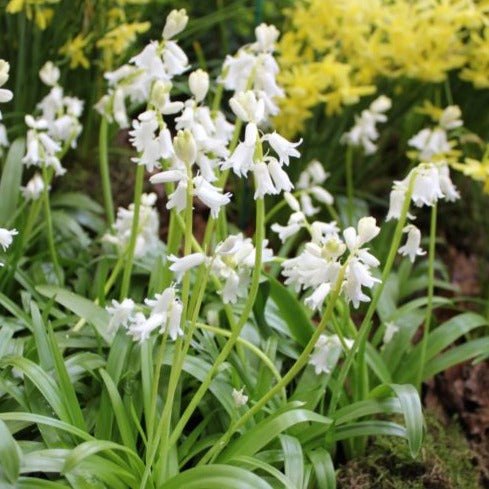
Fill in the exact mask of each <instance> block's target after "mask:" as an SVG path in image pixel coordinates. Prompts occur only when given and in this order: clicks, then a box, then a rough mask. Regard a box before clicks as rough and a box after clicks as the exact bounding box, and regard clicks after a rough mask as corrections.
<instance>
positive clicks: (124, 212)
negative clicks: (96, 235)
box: [103, 193, 160, 257]
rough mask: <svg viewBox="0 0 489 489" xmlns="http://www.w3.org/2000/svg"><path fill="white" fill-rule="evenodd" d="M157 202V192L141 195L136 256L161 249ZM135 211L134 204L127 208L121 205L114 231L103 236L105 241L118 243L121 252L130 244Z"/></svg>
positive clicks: (153, 252)
mask: <svg viewBox="0 0 489 489" xmlns="http://www.w3.org/2000/svg"><path fill="white" fill-rule="evenodd" d="M155 204H156V194H154V193H151V194H143V195H142V196H141V205H140V207H139V219H138V222H139V228H138V232H137V236H136V244H135V249H134V256H136V257H141V256H145V255H148V254H155V253H157V252H158V251H159V249H160V240H159V237H158V229H159V217H158V213H157V211H156V209H155ZM134 212H135V206H134V204H130V205H129V207H128V208H127V209H125V208H123V207H119V209H118V211H117V219H116V221H115V223H114V225H113V230H112V233H107V234H105V235H104V237H103V240H104V241H106V242H108V243H112V244H114V245H116V246H117V248H118V249H119V252H120V253H123V252H125V251H126V250H127V247H128V246H129V242H130V239H131V232H132V222H133V219H134Z"/></svg>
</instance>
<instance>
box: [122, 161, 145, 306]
mask: <svg viewBox="0 0 489 489" xmlns="http://www.w3.org/2000/svg"><path fill="white" fill-rule="evenodd" d="M144 168H145V167H144V165H138V167H137V170H136V184H135V187H134V214H133V218H132V226H131V238H130V240H129V247H128V249H127V258H126V264H125V267H124V273H123V275H122V285H121V295H120V298H121V300H122V299H125V298H126V297H127V294H128V293H129V286H130V283H131V272H132V265H133V262H134V250H135V249H136V239H137V236H138V228H139V209H140V207H141V195H142V193H143V180H144Z"/></svg>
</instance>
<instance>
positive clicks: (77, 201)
mask: <svg viewBox="0 0 489 489" xmlns="http://www.w3.org/2000/svg"><path fill="white" fill-rule="evenodd" d="M51 205H52V206H53V207H68V208H73V209H75V210H78V209H84V210H87V211H91V212H94V213H95V214H102V213H103V211H104V209H103V207H102V206H101V205H100V204H99V203H98V202H95V201H94V200H93V199H91V198H90V197H88V195H85V194H83V193H81V192H65V193H62V194H56V195H53V196H52V197H51Z"/></svg>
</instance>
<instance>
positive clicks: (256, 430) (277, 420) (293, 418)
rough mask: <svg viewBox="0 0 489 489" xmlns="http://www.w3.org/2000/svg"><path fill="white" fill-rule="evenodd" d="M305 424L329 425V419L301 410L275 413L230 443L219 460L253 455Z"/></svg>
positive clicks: (224, 460) (223, 460) (225, 460)
mask: <svg viewBox="0 0 489 489" xmlns="http://www.w3.org/2000/svg"><path fill="white" fill-rule="evenodd" d="M306 422H313V423H320V424H326V425H329V424H330V423H331V419H329V418H327V417H326V416H322V415H320V414H317V413H315V412H313V411H309V410H307V409H301V408H295V409H290V407H289V409H288V410H287V411H283V410H282V411H278V412H275V413H273V414H272V415H270V416H268V417H266V418H265V419H264V420H263V421H261V422H260V423H258V424H257V425H256V426H254V427H253V428H251V429H249V430H248V431H247V432H246V433H244V434H243V435H241V437H240V438H239V439H238V440H236V441H234V442H233V443H231V444H230V445H229V447H228V448H227V449H226V450H225V451H224V452H223V453H222V454H221V456H220V457H219V460H220V461H221V462H227V461H229V460H232V459H233V458H234V457H235V456H239V455H253V454H255V453H257V452H258V451H259V450H261V449H262V448H263V447H265V446H266V445H267V444H268V443H270V442H271V441H272V440H273V439H274V438H276V437H278V435H280V434H281V433H283V432H284V431H285V430H287V429H288V428H290V427H292V426H295V425H297V424H299V423H306Z"/></svg>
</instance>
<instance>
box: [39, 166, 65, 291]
mask: <svg viewBox="0 0 489 489" xmlns="http://www.w3.org/2000/svg"><path fill="white" fill-rule="evenodd" d="M42 179H43V180H44V188H43V190H42V199H43V203H44V214H45V217H46V228H47V235H48V247H49V253H50V254H51V260H52V261H53V266H54V273H55V274H56V279H57V281H58V285H62V283H63V273H62V271H61V267H60V265H59V261H58V254H57V253H56V245H55V243H54V234H53V220H52V216H51V206H50V204H49V181H50V178H49V175H48V170H47V168H46V165H42Z"/></svg>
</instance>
